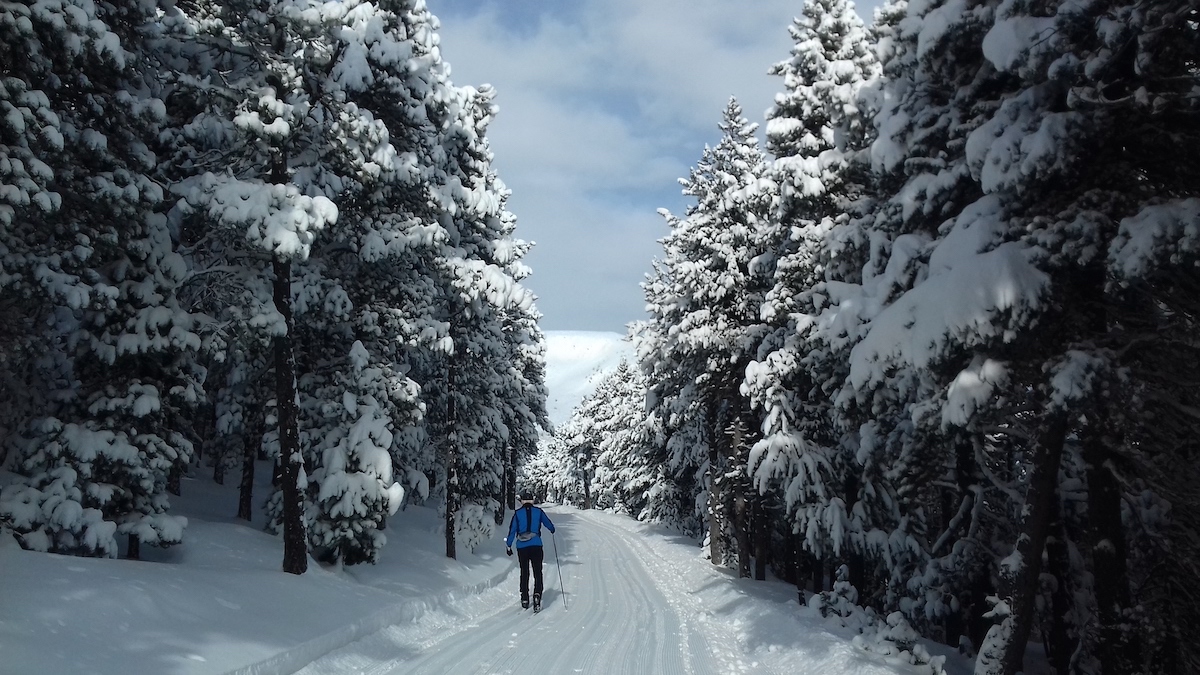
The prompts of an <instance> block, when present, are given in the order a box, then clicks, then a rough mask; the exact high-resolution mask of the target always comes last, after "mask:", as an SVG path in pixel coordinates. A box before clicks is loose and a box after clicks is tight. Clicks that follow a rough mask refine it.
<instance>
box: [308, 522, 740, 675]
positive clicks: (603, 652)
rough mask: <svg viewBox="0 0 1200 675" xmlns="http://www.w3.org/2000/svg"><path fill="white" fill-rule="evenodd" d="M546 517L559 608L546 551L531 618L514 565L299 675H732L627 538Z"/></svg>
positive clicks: (590, 525) (633, 539) (598, 527)
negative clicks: (555, 532)
mask: <svg viewBox="0 0 1200 675" xmlns="http://www.w3.org/2000/svg"><path fill="white" fill-rule="evenodd" d="M553 515H554V518H555V520H556V521H559V520H561V523H560V533H562V534H563V535H564V537H563V539H564V543H566V544H568V546H565V547H562V548H560V549H559V559H560V560H561V562H562V579H563V582H564V583H565V584H566V587H567V590H568V596H567V601H568V602H569V607H568V608H564V607H563V596H562V593H561V591H560V589H559V588H558V587H557V586H558V583H556V582H558V580H559V579H558V568H557V567H556V565H555V561H554V548H553V543H551V546H549V547H547V551H546V553H547V555H546V558H547V560H546V564H545V593H544V594H543V598H542V600H543V602H542V612H541V613H540V614H538V615H534V614H533V610H532V609H529V610H526V611H522V610H521V609H520V607H519V605H518V594H517V586H518V580H519V574H520V573H519V569H517V568H516V566H515V565H514V567H513V569H512V570H511V571H510V572H509V573H508V575H507V576H506V578H505V579H504V581H503V582H501V586H496V587H492V588H489V589H487V590H485V591H484V592H483V593H481V594H480V595H479V596H477V597H475V598H464V599H462V600H461V601H459V602H456V603H453V604H451V605H447V606H443V607H438V608H435V609H434V610H432V611H431V612H430V613H429V614H427V615H423V616H421V617H419V618H414V619H412V620H411V621H410V622H409V623H407V624H398V625H393V626H388V627H386V628H384V629H383V630H380V631H378V632H377V633H375V634H373V635H370V636H367V637H366V638H364V639H362V640H360V641H358V642H355V643H353V644H350V645H347V646H346V647H343V648H342V649H339V650H337V651H335V652H333V653H330V654H328V655H326V656H325V657H323V658H320V659H318V660H315V661H314V662H312V663H311V664H309V666H308V667H306V668H304V669H303V670H301V671H300V675H335V674H341V673H361V674H363V675H384V674H386V673H392V674H394V675H403V674H405V673H422V674H425V673H429V674H445V675H518V674H520V675H538V674H540V673H545V674H547V675H562V674H567V675H573V674H574V673H582V674H588V673H593V674H596V675H601V674H603V675H610V674H628V675H645V674H647V673H655V674H656V675H659V674H661V675H710V674H716V673H722V674H724V673H730V672H737V671H736V670H732V671H731V670H721V669H718V666H717V660H716V659H713V658H706V657H709V656H710V655H711V654H712V653H713V651H712V649H711V648H710V646H709V645H708V643H707V640H706V639H705V637H704V636H703V635H702V634H700V633H698V632H697V631H695V630H690V629H689V628H688V624H689V622H688V621H687V618H690V617H682V616H680V615H679V614H678V613H677V604H676V603H674V602H673V601H672V599H671V597H669V596H668V595H667V593H671V592H672V591H673V589H672V588H670V587H663V586H661V585H660V584H657V583H656V581H658V580H660V579H662V578H664V577H665V575H663V574H662V571H661V570H658V571H657V572H655V573H652V572H651V570H649V569H648V568H647V566H646V560H645V558H644V556H642V555H641V554H639V552H638V548H639V546H638V542H637V540H636V536H631V534H630V533H629V532H625V531H622V530H621V529H620V528H616V527H612V526H609V525H606V524H603V523H598V522H596V521H595V520H593V519H591V518H587V517H580V512H560V513H554V514H553ZM531 584H532V580H531ZM679 587H680V586H678V585H676V586H674V587H673V588H675V589H677V588H679ZM696 650H699V651H698V652H697V651H696ZM697 656H699V657H700V658H696V657H697Z"/></svg>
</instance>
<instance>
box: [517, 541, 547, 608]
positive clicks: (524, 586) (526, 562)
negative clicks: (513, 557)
mask: <svg viewBox="0 0 1200 675" xmlns="http://www.w3.org/2000/svg"><path fill="white" fill-rule="evenodd" d="M542 554H543V550H542V547H541V546H526V547H525V548H519V549H517V560H520V561H521V600H528V599H529V568H530V567H533V594H534V595H541V594H542V558H543V555H542Z"/></svg>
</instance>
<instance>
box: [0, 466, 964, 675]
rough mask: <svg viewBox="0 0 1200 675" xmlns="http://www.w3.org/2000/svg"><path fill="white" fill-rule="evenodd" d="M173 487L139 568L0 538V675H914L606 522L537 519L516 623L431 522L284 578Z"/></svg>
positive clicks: (586, 516)
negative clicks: (172, 502) (369, 559)
mask: <svg viewBox="0 0 1200 675" xmlns="http://www.w3.org/2000/svg"><path fill="white" fill-rule="evenodd" d="M264 469H265V467H264ZM265 473H266V472H265V470H264V471H263V472H262V474H265ZM262 474H260V475H262ZM184 488H185V495H184V496H183V497H181V498H177V500H176V502H177V510H178V511H179V512H180V513H181V514H182V515H185V516H187V517H188V520H189V525H188V529H187V536H186V541H185V543H184V544H182V545H180V546H178V547H175V548H173V549H168V550H166V551H159V550H150V551H147V555H146V557H147V558H151V559H150V560H146V561H142V562H133V561H127V560H97V559H85V558H74V557H67V556H58V555H52V554H43V553H31V552H27V551H23V550H21V549H20V548H19V547H17V546H16V545H15V544H14V543H12V542H13V540H12V538H11V537H0V542H2V543H0V569H2V570H3V573H2V574H0V580H2V582H0V583H2V584H3V588H0V651H2V656H0V673H5V674H12V675H24V674H39V675H40V674H47V675H48V674H54V673H64V674H65V673H97V674H99V675H110V674H111V675H117V674H122V675H123V674H125V673H131V672H138V673H170V674H178V675H185V674H186V675H199V674H201V673H246V674H254V675H270V674H272V673H292V672H297V671H299V672H301V673H304V674H305V675H326V674H330V675H332V674H334V673H389V672H391V673H496V674H500V673H523V674H526V675H533V674H537V673H556V674H557V673H575V672H579V673H629V674H638V675H642V674H646V673H695V674H701V673H846V674H850V675H884V674H892V673H912V672H916V671H914V670H913V669H911V667H908V666H904V665H899V664H889V663H887V662H886V660H884V659H883V658H882V657H879V656H875V655H871V654H868V653H866V652H864V651H862V650H859V649H858V648H856V647H854V646H852V645H851V644H850V638H851V636H850V635H848V634H847V633H845V631H844V630H843V629H840V628H837V627H835V626H833V625H831V624H829V623H828V622H826V621H824V620H821V619H819V618H816V617H814V616H812V615H811V614H810V613H809V612H808V611H807V610H806V609H803V608H801V607H800V606H799V605H798V604H797V602H796V600H795V591H794V589H793V588H792V587H790V586H788V585H787V584H784V583H781V582H778V581H767V582H753V581H749V580H739V579H734V578H731V577H730V574H729V572H728V571H726V570H719V569H716V568H714V567H712V566H711V565H709V564H708V563H707V562H706V561H705V560H703V559H702V558H701V551H700V549H699V548H698V547H697V546H696V544H695V542H693V541H690V540H687V539H684V538H682V537H679V536H677V535H673V534H671V533H669V532H665V531H662V530H660V529H658V528H655V527H651V526H647V525H643V524H640V523H636V522H634V521H632V520H630V519H628V518H625V517H622V516H616V515H612V514H605V513H597V512H584V511H577V510H574V509H571V508H567V507H549V509H548V512H549V513H550V515H551V517H552V518H554V520H555V521H556V524H557V525H558V526H559V532H558V534H557V535H556V538H555V539H554V540H552V541H553V542H554V544H555V546H556V547H557V551H558V559H559V560H560V562H561V575H562V576H561V581H560V577H559V569H560V568H559V567H558V566H556V564H555V555H554V551H555V547H554V546H550V545H548V546H547V550H546V554H547V556H546V557H547V565H546V586H547V590H546V601H545V607H544V609H543V611H542V613H541V614H540V615H536V616H535V615H532V614H531V613H529V612H521V611H520V609H519V608H518V606H517V583H518V582H517V580H518V574H517V572H516V563H515V559H514V558H508V557H506V556H505V555H504V546H503V542H502V541H501V538H500V536H499V534H497V537H496V538H494V540H493V541H491V542H490V543H488V544H486V545H485V546H483V547H481V549H480V550H478V551H477V552H476V554H473V555H471V554H468V555H463V556H461V560H458V561H455V560H449V559H446V558H445V557H444V556H443V555H442V553H443V551H444V543H443V540H442V536H441V533H440V529H439V528H440V521H439V520H438V519H437V517H436V514H435V513H434V512H432V511H431V510H429V509H424V508H410V509H408V510H406V511H404V512H401V513H399V514H397V516H396V517H395V518H393V519H392V522H391V524H390V527H389V535H388V536H389V541H388V545H387V547H386V549H385V550H384V552H383V555H382V560H381V562H380V563H379V564H378V565H374V566H371V565H362V566H356V567H351V568H346V569H343V570H338V569H332V568H323V567H321V566H320V565H317V564H316V563H312V562H310V569H309V572H308V573H307V574H305V575H303V576H299V577H297V576H292V575H288V574H284V573H283V572H281V571H280V562H281V559H282V546H281V543H280V541H279V539H277V538H275V537H272V536H270V535H267V534H265V533H263V532H261V531H260V530H259V529H258V528H257V527H251V526H248V525H247V524H244V523H242V522H240V521H237V520H235V519H233V518H231V517H230V515H229V514H232V513H234V512H235V510H236V488H234V487H233V486H217V485H215V484H213V483H212V482H211V481H210V480H209V479H207V478H206V477H200V478H195V479H193V480H190V481H187V482H186V483H185V486H184ZM561 588H565V590H566V596H565V597H564V596H563V594H562V592H561V590H560V589H561ZM960 670H961V669H960ZM951 672H954V671H951Z"/></svg>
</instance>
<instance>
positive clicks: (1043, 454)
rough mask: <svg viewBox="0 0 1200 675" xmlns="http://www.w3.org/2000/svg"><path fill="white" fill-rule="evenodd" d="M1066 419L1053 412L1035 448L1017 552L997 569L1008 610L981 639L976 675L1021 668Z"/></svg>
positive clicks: (1003, 674)
mask: <svg viewBox="0 0 1200 675" xmlns="http://www.w3.org/2000/svg"><path fill="white" fill-rule="evenodd" d="M1066 434H1067V422H1066V416H1065V415H1064V414H1063V413H1061V412H1055V413H1051V418H1050V419H1049V420H1048V421H1047V423H1046V427H1045V429H1044V430H1043V432H1042V435H1041V438H1040V439H1039V442H1038V444H1037V446H1036V447H1035V448H1034V449H1033V466H1032V467H1031V471H1030V475H1029V488H1028V490H1027V492H1026V495H1025V508H1024V514H1025V518H1024V522H1023V523H1022V525H1021V534H1020V535H1018V536H1017V543H1016V550H1014V551H1013V554H1012V555H1011V556H1009V558H1007V559H1006V560H1005V561H1004V562H1003V563H1001V566H1000V572H999V577H1000V588H999V593H998V596H999V598H1000V601H1001V603H1003V604H1004V605H1006V606H1007V611H1001V612H997V614H998V616H999V617H1000V623H997V624H995V625H993V626H992V627H991V628H990V629H989V630H988V633H987V637H986V638H984V641H983V646H982V647H981V648H980V650H979V658H978V659H976V661H975V675H1016V673H1018V672H1021V671H1022V669H1023V662H1024V659H1025V644H1026V642H1028V641H1029V633H1030V631H1031V629H1032V627H1033V618H1034V617H1033V610H1034V598H1035V596H1036V594H1037V588H1038V577H1039V576H1040V575H1041V572H1042V551H1043V550H1044V549H1045V547H1046V534H1047V531H1048V529H1049V526H1050V517H1051V515H1052V513H1053V505H1054V500H1055V499H1057V498H1058V496H1057V492H1058V490H1057V487H1058V466H1059V461H1060V460H1061V458H1062V452H1063V443H1064V442H1065V440H1066Z"/></svg>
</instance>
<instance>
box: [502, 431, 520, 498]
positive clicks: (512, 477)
mask: <svg viewBox="0 0 1200 675" xmlns="http://www.w3.org/2000/svg"><path fill="white" fill-rule="evenodd" d="M508 452H509V456H508V464H507V465H506V466H505V467H504V471H505V481H506V482H507V484H508V491H507V492H505V493H504V503H505V504H508V509H509V510H510V511H515V510H517V459H518V457H517V446H516V445H514V446H512V447H511V448H509V451H508Z"/></svg>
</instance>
